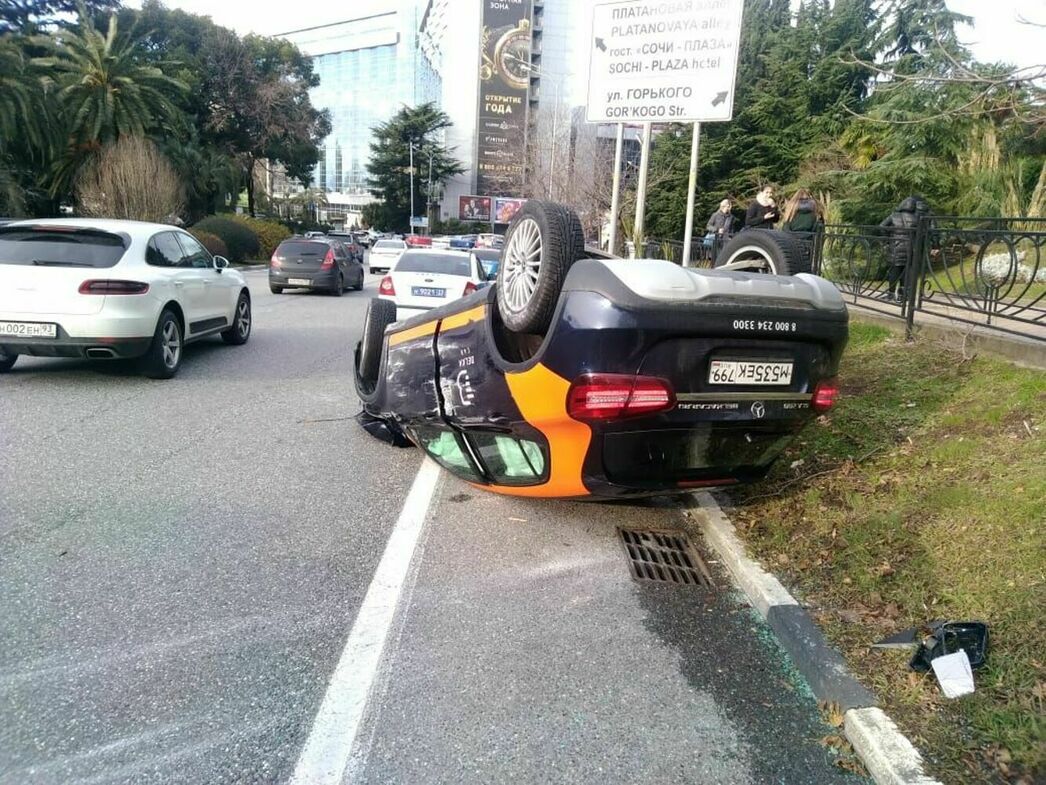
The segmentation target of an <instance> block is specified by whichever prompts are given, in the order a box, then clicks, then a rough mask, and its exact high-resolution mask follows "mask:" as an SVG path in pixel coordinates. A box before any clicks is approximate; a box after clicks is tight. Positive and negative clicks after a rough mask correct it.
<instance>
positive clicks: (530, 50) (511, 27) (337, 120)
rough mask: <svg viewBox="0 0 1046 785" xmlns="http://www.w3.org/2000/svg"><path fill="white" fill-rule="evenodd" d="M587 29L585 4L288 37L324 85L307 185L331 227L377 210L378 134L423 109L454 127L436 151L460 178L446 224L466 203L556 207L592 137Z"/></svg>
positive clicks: (443, 202)
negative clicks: (372, 168) (322, 135)
mask: <svg viewBox="0 0 1046 785" xmlns="http://www.w3.org/2000/svg"><path fill="white" fill-rule="evenodd" d="M374 2H379V3H380V2H381V0H374ZM369 7H371V8H373V7H374V4H373V3H372V4H371V6H369ZM586 20H587V13H586V3H584V2H582V0H386V2H385V3H384V5H381V6H379V10H378V11H376V12H372V13H368V14H367V15H361V16H357V17H352V18H348V19H342V20H341V21H333V22H332V23H331V24H327V25H322V26H318V27H311V28H307V29H304V30H295V31H292V32H289V33H285V34H284V35H283V37H285V38H287V39H289V40H290V41H292V42H293V43H295V44H296V45H297V46H298V47H299V48H300V49H301V50H302V51H303V52H304V53H305V54H307V55H310V56H311V57H312V58H313V63H314V68H315V71H316V73H317V74H318V75H319V77H320V80H321V82H320V86H319V87H317V88H314V89H313V90H312V92H311V97H312V102H313V104H314V105H315V106H317V107H319V108H323V109H327V110H328V111H329V112H330V114H331V125H332V130H331V134H330V135H329V136H328V137H327V139H326V140H325V141H324V143H323V148H322V150H321V155H320V162H319V164H318V165H317V167H316V172H315V175H314V181H313V186H314V187H315V188H318V189H320V190H323V191H325V192H326V194H327V202H328V206H327V208H326V209H325V215H326V217H327V218H328V220H332V221H333V222H339V223H340V222H341V221H342V220H346V221H347V223H348V224H350V225H351V224H352V223H355V221H356V219H357V216H358V213H359V211H360V209H362V207H363V205H364V204H366V203H367V202H369V201H371V200H372V199H373V197H372V196H371V195H370V193H369V190H368V188H367V171H366V164H367V159H368V156H369V152H370V150H369V145H370V142H371V140H372V138H373V133H372V129H373V127H374V126H375V125H377V124H378V123H379V122H382V121H384V120H387V119H388V118H390V117H391V116H392V115H393V114H394V113H395V112H396V111H397V110H398V109H399V108H400V107H401V106H402V105H404V104H406V105H408V106H415V105H417V104H420V103H423V102H426V101H435V102H436V103H437V104H438V105H439V106H440V108H441V109H442V110H443V111H444V112H446V113H447V115H448V116H449V117H450V120H451V123H452V125H451V127H450V128H448V129H447V131H446V132H445V138H444V140H443V141H444V143H445V144H446V145H447V146H448V147H449V148H450V149H451V151H452V153H453V155H454V156H455V157H456V158H457V159H458V160H459V161H460V162H461V163H462V164H463V166H464V170H465V171H464V172H463V173H462V174H460V175H457V176H455V177H453V178H451V179H450V180H449V181H448V182H447V183H445V184H444V188H443V190H442V193H440V194H435V195H434V196H435V197H436V198H437V199H438V201H439V208H438V210H439V214H440V216H441V217H442V218H453V217H457V216H458V204H459V199H460V197H463V196H469V195H480V196H509V197H511V196H538V195H540V196H546V195H549V194H548V193H547V190H551V195H552V196H557V193H556V188H555V185H554V183H555V182H556V181H557V180H562V179H563V178H564V177H566V176H574V174H575V172H576V170H575V168H574V151H575V150H576V149H577V146H578V140H579V139H581V138H587V137H591V138H593V139H595V138H596V136H597V134H596V128H595V126H587V127H586V125H585V124H584V121H583V118H582V117H581V114H580V113H579V112H578V111H577V109H578V107H579V106H582V105H583V104H584V102H585V94H586V78H587V57H588V48H587V47H588V38H587V35H586V33H585V30H584V28H585V24H586ZM610 133H611V134H612V131H611V132H610ZM605 135H606V132H605V131H601V133H599V134H598V136H599V137H605ZM423 170H424V165H423V164H420V165H419V171H420V172H421V174H422V176H423V175H424V171H423ZM582 174H585V173H584V172H582ZM587 174H589V175H591V173H590V172H589V173H587ZM321 212H324V211H323V210H322V208H321ZM418 212H419V213H420V212H421V210H420V209H419V210H418Z"/></svg>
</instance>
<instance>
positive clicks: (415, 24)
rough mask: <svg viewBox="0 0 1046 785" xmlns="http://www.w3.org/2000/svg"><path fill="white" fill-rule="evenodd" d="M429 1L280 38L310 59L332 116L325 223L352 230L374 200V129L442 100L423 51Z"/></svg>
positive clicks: (324, 156) (402, 1)
mask: <svg viewBox="0 0 1046 785" xmlns="http://www.w3.org/2000/svg"><path fill="white" fill-rule="evenodd" d="M423 5H424V0H390V2H389V3H388V4H387V10H381V11H378V12H375V13H369V14H367V15H365V16H358V17H352V18H347V19H342V20H340V21H335V22H332V23H331V24H326V25H321V26H318V27H310V28H306V29H302V30H293V31H290V32H287V33H283V34H281V36H280V37H281V38H286V39H287V40H289V41H291V42H292V43H294V44H295V45H297V46H298V48H299V49H301V51H302V52H303V53H304V54H306V55H309V56H310V57H311V58H312V61H313V68H314V70H315V72H316V74H317V75H318V76H319V77H320V84H319V86H318V87H316V88H313V89H312V90H311V91H310V98H311V99H312V103H313V105H314V106H316V107H317V108H320V109H326V110H327V111H328V112H329V113H330V119H331V133H330V135H329V136H327V138H326V139H325V140H324V142H323V145H322V147H321V149H320V160H319V163H318V164H317V166H316V170H315V173H314V176H313V187H314V188H317V189H319V190H321V191H324V192H326V201H327V205H326V207H323V208H321V210H320V212H321V215H322V217H324V218H325V219H326V220H328V221H330V222H331V223H335V224H346V225H350V226H351V225H353V224H355V223H356V222H357V219H358V217H359V213H360V210H362V208H363V205H365V204H367V202H369V201H372V200H373V197H372V196H371V194H370V191H369V190H368V187H367V160H368V157H369V154H370V143H371V141H372V138H373V133H372V129H373V128H374V126H376V125H377V124H378V123H381V122H383V121H385V120H388V119H389V118H390V117H392V115H393V114H395V113H396V111H398V110H399V109H400V107H402V106H403V105H407V106H415V105H417V104H421V103H424V102H426V101H437V102H438V101H439V100H440V95H439V79H438V77H437V76H436V74H435V73H434V72H433V70H432V68H431V67H430V65H429V62H428V60H427V59H426V58H425V57H423V56H422V54H421V50H420V48H419V45H418V31H419V29H420V18H421V13H422V10H423V8H422V6H423Z"/></svg>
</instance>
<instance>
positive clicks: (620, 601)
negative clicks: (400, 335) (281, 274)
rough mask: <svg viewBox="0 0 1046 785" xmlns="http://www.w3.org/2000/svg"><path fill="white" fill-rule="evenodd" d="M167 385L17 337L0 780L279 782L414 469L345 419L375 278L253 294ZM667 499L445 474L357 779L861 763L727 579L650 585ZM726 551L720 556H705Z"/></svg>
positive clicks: (695, 778) (8, 457) (838, 776)
mask: <svg viewBox="0 0 1046 785" xmlns="http://www.w3.org/2000/svg"><path fill="white" fill-rule="evenodd" d="M248 277H249V279H250V282H251V291H252V294H253V297H254V317H255V322H254V332H253V334H252V336H251V340H250V342H249V343H248V344H247V345H246V346H243V347H229V346H225V345H224V344H223V343H221V342H220V340H218V339H214V340H209V341H207V342H205V343H204V344H200V345H196V346H194V347H190V348H189V349H188V350H187V352H186V356H185V359H184V362H183V365H182V368H181V371H180V372H179V375H178V377H177V378H176V379H174V380H171V381H167V382H157V381H150V380H146V379H143V378H141V377H139V376H138V375H136V374H135V373H134V371H133V370H132V369H129V368H126V367H124V366H120V365H99V364H88V363H84V362H79V361H72V360H34V359H27V358H20V360H19V362H18V365H16V367H15V370H14V371H13V372H12V373H10V374H8V375H6V376H4V377H0V390H2V393H0V477H2V485H0V488H2V492H0V598H2V599H0V783H3V784H4V785H7V784H8V783H10V784H11V785H23V783H135V784H136V785H137V784H138V783H194V784H195V785H199V784H201V783H270V782H286V781H287V779H288V778H289V777H290V775H291V772H292V771H293V770H294V767H295V762H296V761H297V759H298V757H299V755H300V754H301V751H302V748H303V745H304V744H305V742H306V738H307V736H308V734H309V733H310V729H311V727H312V722H313V718H314V716H315V715H316V713H317V710H318V708H319V706H320V704H321V701H322V700H323V698H324V695H325V692H326V690H327V684H328V680H329V679H330V678H331V674H332V672H333V670H334V667H335V665H336V663H337V662H338V660H339V657H340V655H341V653H342V648H343V647H344V646H345V643H346V638H347V636H348V635H349V631H350V629H352V628H353V624H354V622H355V620H356V615H357V611H358V609H359V608H360V604H361V602H362V600H363V597H364V595H365V593H366V592H367V589H368V586H369V585H370V583H371V580H372V577H373V576H374V572H375V569H376V566H377V564H378V562H379V560H380V559H381V558H382V554H383V553H384V552H385V548H386V542H387V540H388V539H389V536H390V533H391V532H392V530H393V527H394V525H395V524H396V521H397V518H398V516H399V515H400V510H401V507H402V506H403V503H404V497H405V495H406V492H407V489H408V488H409V487H410V485H411V483H412V481H413V479H414V476H415V474H416V472H417V470H418V467H419V466H420V465H421V456H420V454H419V453H418V452H417V451H416V450H396V449H394V448H391V447H386V446H385V445H382V444H379V443H377V442H375V441H374V440H372V439H371V438H370V437H369V436H367V435H366V434H365V433H364V432H363V431H362V430H361V429H360V428H359V427H358V426H357V425H356V423H355V422H354V421H353V419H352V416H353V415H354V414H355V413H356V412H357V411H358V404H357V401H356V398H355V395H354V392H353V389H352V382H351V362H352V359H351V351H352V347H353V346H354V345H355V342H356V340H357V338H358V335H359V332H360V329H361V325H362V320H363V315H364V309H365V304H366V301H367V299H369V297H371V296H373V294H374V289H375V286H376V279H375V277H373V276H370V277H369V281H368V287H367V289H366V290H365V291H364V292H359V293H346V294H345V296H343V297H342V298H338V299H336V298H332V297H329V296H325V295H320V294H297V293H288V294H285V295H282V296H279V297H276V296H273V295H271V294H270V293H269V292H268V289H267V286H266V283H265V274H264V271H261V272H252V273H248ZM633 524H637V525H641V526H647V527H653V528H666V527H669V528H672V527H678V526H681V519H680V518H679V516H678V513H677V512H676V511H675V510H674V509H672V508H667V507H664V506H658V505H643V506H597V505H581V504H563V503H547V502H546V503H542V502H538V501H524V500H509V499H502V498H499V497H494V496H490V495H487V494H484V493H482V492H480V491H476V490H473V489H471V488H470V487H468V486H466V485H463V484H461V483H459V482H458V481H456V480H454V479H452V478H448V477H444V478H442V479H441V481H440V484H439V486H438V488H437V491H436V494H435V497H434V498H433V500H432V503H431V506H430V507H429V513H428V516H427V518H426V523H425V525H424V529H423V531H422V534H421V538H420V544H419V546H418V548H417V550H416V551H415V552H414V556H413V561H412V567H411V572H410V577H409V585H407V586H406V587H405V589H404V592H403V594H402V598H401V601H400V605H399V609H398V612H397V615H396V625H395V629H394V630H393V634H392V636H391V638H390V642H389V644H388V646H387V647H386V651H385V655H384V656H383V658H382V660H381V667H380V671H379V678H378V679H377V680H376V681H375V683H374V686H373V689H372V690H371V692H370V699H369V703H368V704H367V711H366V719H365V722H364V726H363V730H362V733H361V734H360V735H359V737H358V738H359V741H358V746H357V748H356V751H355V752H356V758H355V760H356V764H355V766H354V768H353V769H352V770H351V771H350V774H351V776H352V778H353V779H354V780H355V781H358V782H371V783H391V782H405V783H406V782H411V783H413V782H433V783H435V782H507V781H515V782H592V781H594V780H597V779H598V780H600V781H603V782H608V783H612V782H622V783H625V782H637V781H646V782H652V783H675V782H688V783H704V782H707V783H727V782H729V783H777V782H782V783H790V784H792V783H807V782H809V783H836V782H840V783H841V782H856V781H858V780H856V779H855V778H853V777H852V776H850V775H847V774H844V772H842V771H841V770H840V769H839V768H838V767H836V766H835V765H834V763H833V761H832V759H831V757H830V755H829V754H828V753H827V752H826V751H825V750H824V749H823V748H822V747H821V745H820V744H819V743H818V739H819V738H821V737H822V736H824V735H825V734H826V733H828V732H829V730H828V729H826V728H825V727H824V726H823V725H822V724H821V723H820V720H819V717H818V713H817V710H816V706H815V705H814V702H813V700H812V698H811V697H810V696H809V694H808V693H807V692H806V691H805V687H804V685H803V684H802V683H801V682H800V681H799V680H798V678H797V677H796V676H795V674H794V673H793V672H792V671H791V669H790V668H789V666H788V663H787V661H786V658H785V657H784V655H783V654H781V653H780V652H779V651H778V650H777V649H776V647H775V645H774V644H773V643H772V640H771V637H770V635H769V634H768V633H767V632H766V630H765V628H764V627H763V625H762V624H761V623H760V622H759V621H758V620H757V619H756V618H755V616H754V615H753V614H752V613H751V612H750V611H749V610H748V609H747V608H746V607H745V606H744V604H743V601H742V600H741V599H740V598H739V597H738V595H736V594H735V593H733V592H732V591H730V590H729V587H728V585H727V582H726V580H725V579H724V578H723V577H722V576H720V577H719V583H720V586H719V588H717V589H716V590H713V591H709V590H694V589H684V588H679V587H663V586H641V585H639V584H636V583H634V582H633V581H632V580H631V579H630V578H629V575H628V571H627V568H626V565H625V562H624V559H623V555H622V549H621V546H620V545H619V544H618V542H617V540H616V536H617V535H616V532H615V527H616V526H621V525H633ZM713 569H715V565H713Z"/></svg>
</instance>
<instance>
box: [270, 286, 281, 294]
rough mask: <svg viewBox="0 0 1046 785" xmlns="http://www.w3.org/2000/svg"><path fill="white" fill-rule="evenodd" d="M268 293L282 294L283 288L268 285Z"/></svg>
mask: <svg viewBox="0 0 1046 785" xmlns="http://www.w3.org/2000/svg"><path fill="white" fill-rule="evenodd" d="M269 291H270V292H272V293H273V294H283V287H282V286H273V285H272V284H269Z"/></svg>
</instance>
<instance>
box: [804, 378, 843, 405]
mask: <svg viewBox="0 0 1046 785" xmlns="http://www.w3.org/2000/svg"><path fill="white" fill-rule="evenodd" d="M838 398H839V382H838V381H837V380H835V379H824V380H822V381H819V382H818V383H817V385H816V386H815V387H814V394H813V397H812V398H811V399H810V408H811V409H813V410H814V411H815V412H826V411H828V410H829V409H831V408H832V407H833V406H835V402H836V400H837V399H838Z"/></svg>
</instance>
